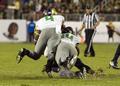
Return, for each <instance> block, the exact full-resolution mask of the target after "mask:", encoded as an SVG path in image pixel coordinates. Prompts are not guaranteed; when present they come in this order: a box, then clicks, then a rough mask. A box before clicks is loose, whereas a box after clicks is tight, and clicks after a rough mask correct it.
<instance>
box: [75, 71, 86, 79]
mask: <svg viewBox="0 0 120 86" xmlns="http://www.w3.org/2000/svg"><path fill="white" fill-rule="evenodd" d="M75 77H77V78H80V79H81V78H82V79H83V78H84V76H83V73H81V72H80V71H77V72H75Z"/></svg>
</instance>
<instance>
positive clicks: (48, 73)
mask: <svg viewBox="0 0 120 86" xmlns="http://www.w3.org/2000/svg"><path fill="white" fill-rule="evenodd" d="M42 72H43V73H44V72H46V73H47V75H48V77H49V78H53V76H52V73H51V71H48V70H47V68H46V65H44V67H43V70H42Z"/></svg>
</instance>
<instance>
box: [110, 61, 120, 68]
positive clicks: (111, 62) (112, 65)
mask: <svg viewBox="0 0 120 86" xmlns="http://www.w3.org/2000/svg"><path fill="white" fill-rule="evenodd" d="M110 67H112V68H113V69H120V67H118V65H117V63H115V62H113V61H110V63H109V68H110Z"/></svg>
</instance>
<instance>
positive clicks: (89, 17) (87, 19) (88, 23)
mask: <svg viewBox="0 0 120 86" xmlns="http://www.w3.org/2000/svg"><path fill="white" fill-rule="evenodd" d="M98 21H99V19H98V15H97V14H95V13H94V12H93V13H91V14H84V18H83V24H84V25H85V29H93V28H92V27H93V26H94V25H95V23H96V22H98Z"/></svg>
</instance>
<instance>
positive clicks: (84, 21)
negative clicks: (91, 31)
mask: <svg viewBox="0 0 120 86" xmlns="http://www.w3.org/2000/svg"><path fill="white" fill-rule="evenodd" d="M85 17H86V14H84V16H83V20H82V21H83V24H85Z"/></svg>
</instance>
